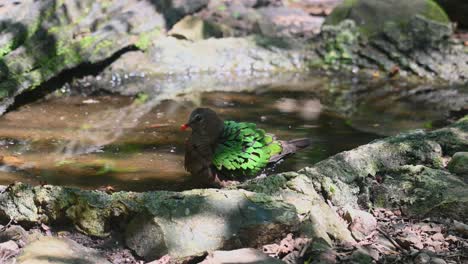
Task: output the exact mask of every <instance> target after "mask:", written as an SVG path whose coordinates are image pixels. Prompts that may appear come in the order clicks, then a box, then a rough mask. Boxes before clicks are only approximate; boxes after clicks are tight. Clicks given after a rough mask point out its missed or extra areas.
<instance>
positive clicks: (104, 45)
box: [93, 39, 114, 55]
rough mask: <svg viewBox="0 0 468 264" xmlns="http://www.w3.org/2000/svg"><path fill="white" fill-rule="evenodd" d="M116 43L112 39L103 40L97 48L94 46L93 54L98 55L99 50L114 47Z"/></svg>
mask: <svg viewBox="0 0 468 264" xmlns="http://www.w3.org/2000/svg"><path fill="white" fill-rule="evenodd" d="M113 46H114V43H113V42H112V41H111V40H107V39H106V40H102V41H101V42H99V43H98V44H97V45H96V48H94V51H93V54H94V55H96V54H98V53H99V52H102V51H103V50H108V49H109V48H111V47H113Z"/></svg>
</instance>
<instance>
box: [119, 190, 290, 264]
mask: <svg viewBox="0 0 468 264" xmlns="http://www.w3.org/2000/svg"><path fill="white" fill-rule="evenodd" d="M185 197H186V198H182V200H180V202H175V203H174V204H166V205H165V206H164V207H159V206H160V205H158V207H150V208H149V209H150V210H151V211H150V215H148V214H146V213H145V214H140V215H137V216H135V217H134V218H133V220H132V221H131V222H130V224H129V226H128V228H127V230H126V234H125V240H126V244H127V246H128V247H129V248H131V249H132V250H134V251H135V252H136V253H137V254H138V255H139V256H141V257H144V258H145V259H146V260H154V259H157V258H158V257H161V256H163V255H165V254H169V255H171V256H172V257H177V258H181V257H186V256H191V255H196V254H199V253H202V252H204V251H211V250H216V249H220V248H232V247H242V246H248V247H256V246H259V245H263V244H267V243H271V242H272V241H274V240H275V238H277V237H281V236H282V235H283V233H288V232H290V231H293V230H297V229H298V227H299V221H298V217H297V215H296V212H295V209H294V208H293V207H291V206H290V205H288V204H285V203H281V202H279V201H276V200H274V199H272V198H271V197H270V196H266V195H261V194H254V193H249V192H242V191H234V190H232V191H220V190H193V191H188V192H186V196H185ZM161 210H163V211H161ZM171 219H172V220H171Z"/></svg>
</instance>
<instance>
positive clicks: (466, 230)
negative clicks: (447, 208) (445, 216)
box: [453, 220, 468, 236]
mask: <svg viewBox="0 0 468 264" xmlns="http://www.w3.org/2000/svg"><path fill="white" fill-rule="evenodd" d="M453 229H454V230H455V231H457V232H458V233H460V234H462V235H464V236H468V225H467V224H464V223H462V222H458V221H456V220H455V221H453Z"/></svg>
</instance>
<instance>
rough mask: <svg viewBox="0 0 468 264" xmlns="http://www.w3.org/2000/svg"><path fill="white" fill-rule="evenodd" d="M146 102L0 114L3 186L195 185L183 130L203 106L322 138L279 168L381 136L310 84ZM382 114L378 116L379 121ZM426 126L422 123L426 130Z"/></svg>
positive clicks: (52, 99) (81, 100)
mask: <svg viewBox="0 0 468 264" xmlns="http://www.w3.org/2000/svg"><path fill="white" fill-rule="evenodd" d="M144 99H145V98H138V97H137V98H135V97H123V96H86V97H85V96H49V97H48V98H47V99H44V100H41V101H39V102H35V103H32V104H28V105H25V106H22V107H20V108H18V109H16V110H14V111H11V112H9V113H7V114H6V115H4V116H3V117H1V118H0V155H2V156H3V165H2V166H1V167H0V184H9V183H11V182H13V181H22V182H29V183H32V184H44V183H47V184H55V185H66V186H77V187H82V188H89V189H95V188H100V187H103V186H112V187H113V188H114V189H117V190H135V191H143V190H157V189H168V190H181V189H187V188H191V187H194V186H196V179H191V178H190V177H189V175H187V173H186V172H185V171H184V169H183V153H184V149H183V143H184V140H185V138H186V137H187V136H188V134H187V132H185V133H184V132H181V131H179V126H180V124H182V123H184V122H185V121H186V118H187V116H188V115H189V113H190V111H191V110H192V109H193V108H194V107H195V105H196V104H197V105H203V106H205V107H211V108H213V109H215V110H216V111H217V112H218V113H219V114H220V115H221V116H222V117H223V118H225V119H230V120H236V121H248V122H255V123H257V124H258V126H259V127H261V128H263V129H265V130H266V131H268V132H270V133H273V134H275V135H277V137H278V138H281V139H293V138H301V137H308V138H310V139H311V140H312V142H313V144H312V146H311V147H310V148H308V149H306V150H304V151H302V152H300V153H297V154H296V155H295V156H293V157H291V158H289V159H288V160H287V161H285V162H284V163H282V164H281V165H280V166H278V168H277V171H289V170H298V169H300V168H303V167H305V166H310V165H312V164H314V163H316V162H318V161H320V160H323V159H325V158H326V157H329V156H331V155H334V154H336V153H338V152H340V151H343V150H349V149H352V148H354V147H357V146H359V145H362V144H366V143H368V142H370V141H372V140H374V139H376V138H379V137H381V136H380V135H377V134H374V133H369V132H362V131H360V130H357V129H355V128H353V126H352V124H351V123H350V120H349V119H345V118H343V117H341V115H340V114H338V113H337V111H334V109H333V108H332V107H330V106H325V105H324V104H323V101H324V100H323V98H322V99H319V98H318V97H316V95H314V94H313V93H310V92H306V91H301V90H297V91H293V90H292V89H287V91H285V90H284V89H270V90H265V91H263V92H261V93H260V94H259V93H258V92H257V93H251V92H250V93H249V92H245V93H233V92H232V93H219V92H211V93H204V94H201V95H200V96H199V97H198V98H197V99H196V100H191V101H185V100H178V101H169V100H167V101H163V102H162V103H161V104H158V105H157V106H155V107H150V108H148V107H146V108H145V107H143V106H144V103H142V101H144ZM369 111H373V110H369ZM374 116H375V115H373V118H369V120H368V121H369V122H368V125H369V124H370V127H372V124H373V123H374V122H376V121H375V118H374ZM365 121H366V120H364V119H363V118H362V117H360V122H365ZM408 122H409V121H408ZM418 122H419V123H416V124H413V127H418V126H420V125H421V121H418ZM103 124H105V125H103ZM405 124H406V123H405ZM377 125H378V124H377ZM406 128H407V125H405V129H406Z"/></svg>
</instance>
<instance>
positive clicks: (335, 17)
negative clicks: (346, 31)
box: [325, 0, 358, 25]
mask: <svg viewBox="0 0 468 264" xmlns="http://www.w3.org/2000/svg"><path fill="white" fill-rule="evenodd" d="M357 2H358V0H345V1H343V3H341V4H340V5H339V6H337V7H336V8H335V9H333V12H332V13H331V14H330V15H329V16H328V17H327V18H326V20H325V23H326V24H330V25H337V24H339V23H340V22H341V21H343V20H345V19H347V18H348V15H349V11H350V9H351V7H353V6H354V5H356V3H357Z"/></svg>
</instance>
